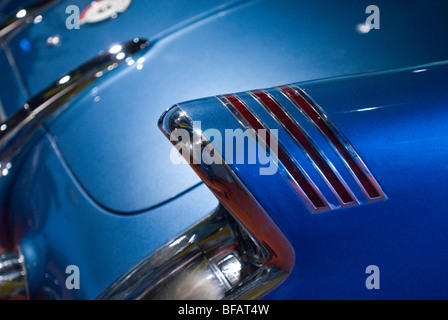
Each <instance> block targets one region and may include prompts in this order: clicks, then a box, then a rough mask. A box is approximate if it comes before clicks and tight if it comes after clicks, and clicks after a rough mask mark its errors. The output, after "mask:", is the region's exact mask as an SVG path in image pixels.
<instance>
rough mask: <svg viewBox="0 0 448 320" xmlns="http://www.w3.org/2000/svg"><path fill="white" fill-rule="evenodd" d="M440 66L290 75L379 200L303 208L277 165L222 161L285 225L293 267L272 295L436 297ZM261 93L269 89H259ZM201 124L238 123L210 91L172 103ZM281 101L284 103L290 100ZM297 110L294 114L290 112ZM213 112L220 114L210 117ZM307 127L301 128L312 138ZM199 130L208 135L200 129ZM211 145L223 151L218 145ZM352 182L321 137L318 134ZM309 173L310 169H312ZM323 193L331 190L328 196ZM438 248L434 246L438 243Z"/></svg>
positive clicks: (439, 288)
mask: <svg viewBox="0 0 448 320" xmlns="http://www.w3.org/2000/svg"><path fill="white" fill-rule="evenodd" d="M447 75H448V64H447V63H441V64H433V65H425V66H420V67H417V68H410V69H405V70H398V71H394V72H383V73H373V74H365V75H359V76H352V77H343V78H335V79H331V80H323V81H315V82H311V83H300V84H298V85H299V87H301V88H303V89H304V90H305V91H306V92H307V93H308V94H309V95H310V96H311V97H312V98H313V99H314V100H315V101H316V102H317V103H318V104H319V105H320V106H321V107H322V108H323V109H324V110H325V112H326V114H327V116H328V117H329V118H330V119H331V120H332V121H333V122H334V123H335V125H336V126H337V127H338V128H339V129H340V130H341V131H342V133H343V134H344V135H345V136H346V137H347V138H348V140H349V141H350V142H351V143H352V145H353V146H354V148H355V149H356V150H357V152H358V153H359V155H360V156H361V158H362V159H363V160H364V162H365V163H366V165H367V167H368V168H369V169H370V171H371V172H372V174H373V175H374V177H375V178H376V179H377V181H378V182H379V183H380V185H381V186H382V188H383V189H384V191H385V193H386V195H387V196H388V199H387V200H386V201H381V202H377V203H367V202H366V199H365V197H364V196H363V195H362V194H361V193H360V192H359V191H358V192H357V198H358V199H359V200H360V202H361V205H360V206H354V207H349V208H344V209H338V210H332V211H328V212H325V213H317V214H312V213H311V212H310V211H309V210H308V209H307V207H306V206H305V205H304V203H303V201H302V200H301V199H300V198H299V197H298V195H297V194H296V193H295V191H294V190H293V189H292V188H291V186H290V185H289V183H287V182H286V180H285V178H284V177H283V176H282V175H281V174H280V171H278V172H277V173H276V174H275V175H272V176H261V175H260V173H259V172H260V171H259V169H260V167H261V164H256V165H253V164H252V165H251V164H247V163H246V164H235V163H234V164H230V165H229V166H230V167H231V168H232V169H233V170H234V172H235V173H236V174H237V175H238V177H239V178H240V179H241V180H242V181H243V183H244V184H245V185H246V186H247V188H248V189H249V190H250V192H251V193H252V194H253V195H254V197H255V198H256V199H257V200H258V201H259V202H260V204H261V205H262V206H263V207H264V208H265V209H266V210H267V212H268V213H269V215H270V216H271V218H272V219H273V220H274V221H275V222H276V223H277V224H278V226H279V227H280V229H281V230H282V231H283V232H284V233H285V235H286V237H287V238H288V240H289V241H290V242H291V244H292V245H293V247H294V250H295V253H296V266H295V269H294V271H293V273H292V274H291V275H290V277H289V278H288V279H287V280H286V281H285V283H284V284H283V285H282V286H281V287H280V288H279V289H277V290H275V291H274V292H272V293H271V294H270V295H269V296H268V298H272V299H274V298H275V299H299V298H305V299H322V298H325V299H326V298H331V299H334V298H336V299H341V298H342V299H344V298H351V299H356V298H381V299H389V298H391V299H397V298H398V299H401V298H408V299H418V298H446V297H448V291H447V290H446V286H445V284H446V283H447V282H448V277H447V275H446V273H445V271H444V266H445V265H446V263H447V262H448V257H447V256H446V255H445V254H443V253H442V252H443V249H442V248H444V247H445V246H446V245H448V236H447V235H446V232H445V229H446V225H447V223H448V217H447V216H446V215H445V214H444V213H445V212H446V205H445V204H444V202H443V199H444V197H445V195H446V192H447V191H448V183H447V179H446V177H447V173H448V170H447V167H446V165H445V162H446V161H445V159H446V157H447V156H448V140H447V139H446V136H447V135H448V128H447V126H446V119H447V117H448V109H447V101H448V93H447V92H446V85H447V79H448V77H447ZM269 92H274V91H273V90H269ZM237 95H238V96H239V97H240V98H241V99H242V100H244V101H245V102H246V103H247V104H248V106H249V107H250V108H251V109H252V110H253V111H254V112H256V114H257V116H259V117H260V118H261V119H267V118H268V115H267V114H263V112H264V111H263V110H262V109H261V108H259V107H257V106H256V104H257V102H255V100H254V99H253V98H251V97H250V96H249V95H247V94H244V93H240V94H237ZM179 106H180V107H181V108H182V109H183V110H184V111H185V112H186V113H187V114H188V115H189V116H190V117H191V118H192V119H193V121H201V129H202V130H203V131H204V132H205V134H206V135H207V129H211V128H214V129H218V130H219V131H220V132H221V134H222V136H223V137H224V134H225V133H224V130H225V129H227V128H241V126H240V125H239V124H238V122H237V121H236V119H235V118H234V117H233V116H232V115H231V114H230V112H228V111H227V109H226V108H224V106H223V105H222V104H221V103H220V102H219V101H218V100H217V99H216V98H214V97H213V98H210V99H208V100H199V101H193V102H187V103H184V104H180V105H179ZM284 106H285V107H287V108H288V109H291V110H292V108H293V107H292V105H290V106H287V103H285V104H284ZM300 117H301V116H300V115H297V114H296V115H295V118H296V119H297V120H298V121H299V122H300V123H304V119H302V120H301V119H300ZM217 119H220V121H217ZM266 124H268V125H269V127H270V128H271V129H277V130H279V141H280V143H282V144H283V145H284V146H285V148H286V149H288V151H289V152H291V154H292V155H293V156H295V157H297V159H298V161H299V163H300V164H301V165H303V167H304V168H305V170H306V172H307V173H309V174H310V176H311V178H312V179H313V181H315V182H316V184H317V185H318V187H319V189H321V190H324V189H325V188H326V186H325V185H324V184H323V183H322V181H319V180H320V177H319V176H318V175H317V174H316V173H315V171H316V170H315V169H314V168H312V166H310V165H309V164H307V162H308V161H307V160H306V159H305V158H304V157H303V154H301V151H300V150H298V148H297V147H295V146H294V145H293V143H292V141H290V139H288V137H287V135H286V134H285V133H284V132H283V129H282V128H281V127H280V126H279V125H278V124H275V123H274V122H273V121H266ZM313 131H316V130H315V129H314V128H311V129H309V131H308V132H309V133H310V134H311V135H312V136H313V137H315V136H316V134H313V133H312V132H313ZM208 138H210V137H209V136H208ZM214 145H215V146H216V149H217V150H218V151H219V152H220V153H221V154H223V156H224V157H225V156H226V152H225V150H223V149H222V147H221V145H216V143H214ZM318 147H320V148H322V149H323V150H324V151H325V153H326V154H327V155H330V156H331V158H332V159H335V160H334V165H335V167H336V168H338V170H339V172H341V174H343V175H344V177H346V181H347V182H348V184H349V185H350V186H351V188H352V190H354V191H356V190H357V186H356V184H355V183H354V181H353V179H352V178H350V176H348V175H347V170H345V169H344V166H343V164H342V162H341V160H339V159H338V158H337V157H335V152H334V151H333V150H331V149H329V148H328V143H327V142H325V141H320V142H318ZM313 172H314V173H313ZM330 200H331V198H330ZM332 202H333V204H337V203H335V201H334V199H333V201H332ZM441 250H442V251H441ZM369 265H377V266H379V267H380V270H382V271H383V273H382V278H381V284H382V287H381V290H378V291H370V290H367V289H366V287H365V280H366V278H367V276H368V275H366V274H365V270H366V267H367V266H369Z"/></svg>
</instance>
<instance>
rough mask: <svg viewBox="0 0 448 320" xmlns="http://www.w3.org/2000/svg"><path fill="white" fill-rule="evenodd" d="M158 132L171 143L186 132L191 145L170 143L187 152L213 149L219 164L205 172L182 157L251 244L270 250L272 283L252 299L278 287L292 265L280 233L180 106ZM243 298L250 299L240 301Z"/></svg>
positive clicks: (291, 252) (292, 256) (168, 113)
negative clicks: (180, 131) (179, 132)
mask: <svg viewBox="0 0 448 320" xmlns="http://www.w3.org/2000/svg"><path fill="white" fill-rule="evenodd" d="M159 128H160V130H161V131H162V132H163V133H164V135H165V136H166V137H167V138H168V139H169V140H170V141H171V138H170V137H171V133H172V132H173V131H175V130H176V129H179V128H181V129H188V131H189V133H190V138H191V142H190V141H187V142H184V141H171V142H172V143H173V144H174V145H175V144H177V143H183V144H186V147H187V149H190V148H191V149H197V148H199V149H201V151H202V150H204V148H208V147H209V146H210V145H211V146H212V149H213V152H214V154H215V156H217V157H219V158H220V161H219V162H217V163H212V164H210V165H209V166H208V167H207V169H206V168H205V167H204V166H201V164H194V161H193V155H192V154H191V153H190V158H187V157H186V156H185V155H184V154H183V156H184V158H186V160H187V162H188V163H190V166H191V167H192V168H193V170H194V171H195V172H196V174H198V176H199V177H200V178H201V180H202V181H204V183H205V184H206V185H207V186H208V187H209V188H210V190H211V191H212V192H213V194H214V195H215V196H216V197H217V198H218V199H219V200H220V202H221V203H222V204H223V206H224V207H225V208H226V209H227V210H228V212H229V213H231V214H232V215H233V216H234V217H235V218H236V219H237V221H239V222H241V224H242V225H243V226H244V227H245V228H246V230H247V231H248V232H249V233H250V234H251V235H252V236H253V238H254V240H256V241H258V242H259V243H260V244H262V245H263V246H264V247H266V248H268V249H269V250H268V251H269V255H268V257H266V259H267V260H266V261H265V262H264V264H265V265H266V266H268V267H270V268H271V271H272V272H271V273H272V279H271V281H269V282H268V283H264V284H261V286H260V287H258V289H262V290H257V293H254V294H255V296H252V297H251V298H256V297H257V296H259V295H260V294H261V295H262V294H264V293H265V292H268V291H270V290H272V289H273V288H274V287H276V286H277V285H279V284H280V283H281V282H282V281H283V280H284V279H285V278H286V277H287V276H288V275H289V274H290V272H291V271H292V269H293V266H294V262H295V261H294V260H295V254H294V249H293V248H292V246H291V244H290V243H289V241H288V240H287V239H286V237H285V236H284V235H283V233H282V232H281V230H280V229H279V228H278V227H277V225H276V224H275V223H274V221H272V219H271V218H270V217H269V215H268V214H267V212H266V211H265V210H264V209H263V207H262V206H261V205H260V204H259V202H258V201H257V200H256V199H255V197H254V196H253V195H252V194H251V192H250V191H249V190H248V189H247V187H246V186H245V185H244V183H243V182H242V181H241V180H240V179H239V178H238V176H237V175H236V174H235V172H234V171H233V170H232V169H231V168H230V167H229V166H228V164H227V163H226V162H225V161H224V159H223V158H222V155H221V154H220V153H219V152H218V151H217V150H216V149H215V148H213V145H212V143H211V142H210V141H209V140H208V139H207V138H206V137H205V136H204V135H203V132H202V131H201V129H200V128H198V127H196V126H195V125H194V122H193V120H192V119H191V118H190V117H189V116H188V115H187V113H186V112H185V111H184V110H183V109H182V108H181V107H179V105H175V106H173V107H171V108H170V109H168V110H167V111H166V112H165V113H164V114H163V115H162V116H161V118H160V120H159ZM196 135H200V136H201V139H194V137H195V136H196ZM189 145H191V146H189ZM245 298H246V299H247V298H249V297H243V298H242V299H245Z"/></svg>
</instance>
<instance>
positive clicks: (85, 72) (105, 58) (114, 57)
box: [0, 38, 149, 164]
mask: <svg viewBox="0 0 448 320" xmlns="http://www.w3.org/2000/svg"><path fill="white" fill-rule="evenodd" d="M148 48H149V42H148V41H147V40H142V39H138V38H135V39H133V40H132V41H129V42H126V43H124V44H122V45H114V46H112V47H111V49H109V50H108V51H102V52H100V53H99V54H98V56H97V57H95V58H93V59H92V60H90V61H88V62H87V63H85V64H83V65H81V66H80V67H78V68H77V69H75V70H73V71H72V72H70V73H68V74H66V75H64V76H62V77H61V78H60V79H59V80H58V81H56V82H55V83H53V85H51V86H49V87H48V88H46V89H45V90H43V91H42V92H40V93H39V94H37V95H36V96H35V97H33V98H31V99H30V100H29V101H28V102H27V103H26V104H25V105H24V106H23V107H22V108H21V109H20V110H18V111H17V112H16V113H15V114H13V115H12V116H11V117H9V118H8V119H7V120H6V121H5V122H2V123H1V124H0V164H1V163H6V162H10V160H11V158H12V157H14V156H15V155H16V154H17V153H18V152H19V151H20V150H21V149H22V148H23V147H24V146H25V145H26V144H27V143H28V142H29V141H30V140H31V138H32V137H33V134H34V133H35V132H36V131H37V129H38V128H39V124H40V123H41V122H42V121H43V120H44V119H46V118H48V117H49V116H51V115H53V114H55V113H56V112H61V111H62V110H64V109H65V108H66V107H67V104H65V102H67V101H68V100H69V99H70V98H73V97H74V96H76V95H78V94H79V93H80V92H82V90H83V89H84V88H86V87H87V86H88V85H90V84H91V83H93V82H96V81H98V80H99V79H100V78H102V77H103V76H104V75H106V74H107V73H108V72H110V71H112V70H114V69H116V68H117V67H118V66H119V65H121V64H123V63H125V62H127V61H129V59H131V58H132V59H135V58H137V57H136V56H137V55H142V54H143V53H144V52H145V51H146V49H148Z"/></svg>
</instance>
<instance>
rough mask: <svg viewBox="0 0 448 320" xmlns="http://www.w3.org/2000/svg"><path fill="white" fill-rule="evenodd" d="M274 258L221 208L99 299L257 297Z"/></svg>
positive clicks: (122, 279)
mask: <svg viewBox="0 0 448 320" xmlns="http://www.w3.org/2000/svg"><path fill="white" fill-rule="evenodd" d="M267 256H269V253H268V252H267V250H266V249H264V248H263V247H262V246H260V245H259V244H258V243H256V242H255V241H253V240H252V238H251V236H250V235H249V234H248V233H247V232H246V231H245V230H244V229H243V228H242V227H241V226H240V225H239V224H238V222H237V221H236V220H235V219H234V218H233V217H232V216H231V214H229V213H228V212H227V211H226V210H225V209H224V208H223V207H222V206H219V207H218V208H217V209H216V210H215V211H214V212H213V213H212V214H211V215H210V216H209V217H207V218H206V219H205V220H203V221H201V222H199V223H198V224H197V225H195V226H194V227H192V228H191V229H190V230H188V231H187V232H185V233H183V234H181V235H179V236H178V237H176V238H175V239H173V240H172V241H170V242H169V243H167V244H166V245H164V246H163V247H161V248H160V249H158V250H157V251H156V252H155V253H153V254H152V255H150V256H149V257H147V258H146V259H144V260H143V261H141V262H140V263H139V264H138V265H137V266H135V267H134V268H132V269H131V270H129V271H128V272H126V273H125V274H124V275H123V276H122V277H120V278H119V279H118V280H117V281H115V282H114V283H113V284H112V285H111V286H110V287H109V288H107V289H106V290H105V291H104V292H103V293H102V294H101V295H100V296H99V297H98V299H99V300H129V299H137V300H148V299H150V300H165V299H169V300H178V299H181V300H198V299H200V300H216V299H236V298H241V297H246V298H247V297H254V296H256V295H257V294H259V293H257V294H254V293H251V291H253V287H254V286H256V285H259V284H260V283H261V282H263V281H264V280H265V278H266V275H267V274H269V270H268V269H269V268H268V267H267V266H264V265H263V261H264V259H265V258H266V257H267Z"/></svg>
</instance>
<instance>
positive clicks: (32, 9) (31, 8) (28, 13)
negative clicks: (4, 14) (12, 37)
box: [0, 0, 59, 39]
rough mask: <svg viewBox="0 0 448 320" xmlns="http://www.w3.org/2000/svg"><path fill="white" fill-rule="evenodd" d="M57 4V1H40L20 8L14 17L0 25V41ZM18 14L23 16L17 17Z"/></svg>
mask: <svg viewBox="0 0 448 320" xmlns="http://www.w3.org/2000/svg"><path fill="white" fill-rule="evenodd" d="M57 2H59V0H40V1H35V2H33V3H31V4H29V5H28V6H26V7H24V8H22V9H21V10H19V11H18V12H17V13H16V14H15V15H13V16H11V17H10V18H9V19H8V20H7V21H6V22H4V23H2V24H1V25H0V39H1V38H4V37H6V36H8V35H9V34H10V33H11V32H13V31H14V30H16V29H18V28H19V27H21V26H23V25H25V24H28V23H31V22H32V21H33V19H34V18H35V17H36V16H38V15H39V14H41V13H42V12H43V11H45V10H46V9H48V8H49V7H51V6H52V5H54V4H56V3H57ZM19 12H24V15H23V16H22V15H20V16H18V13H19Z"/></svg>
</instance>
